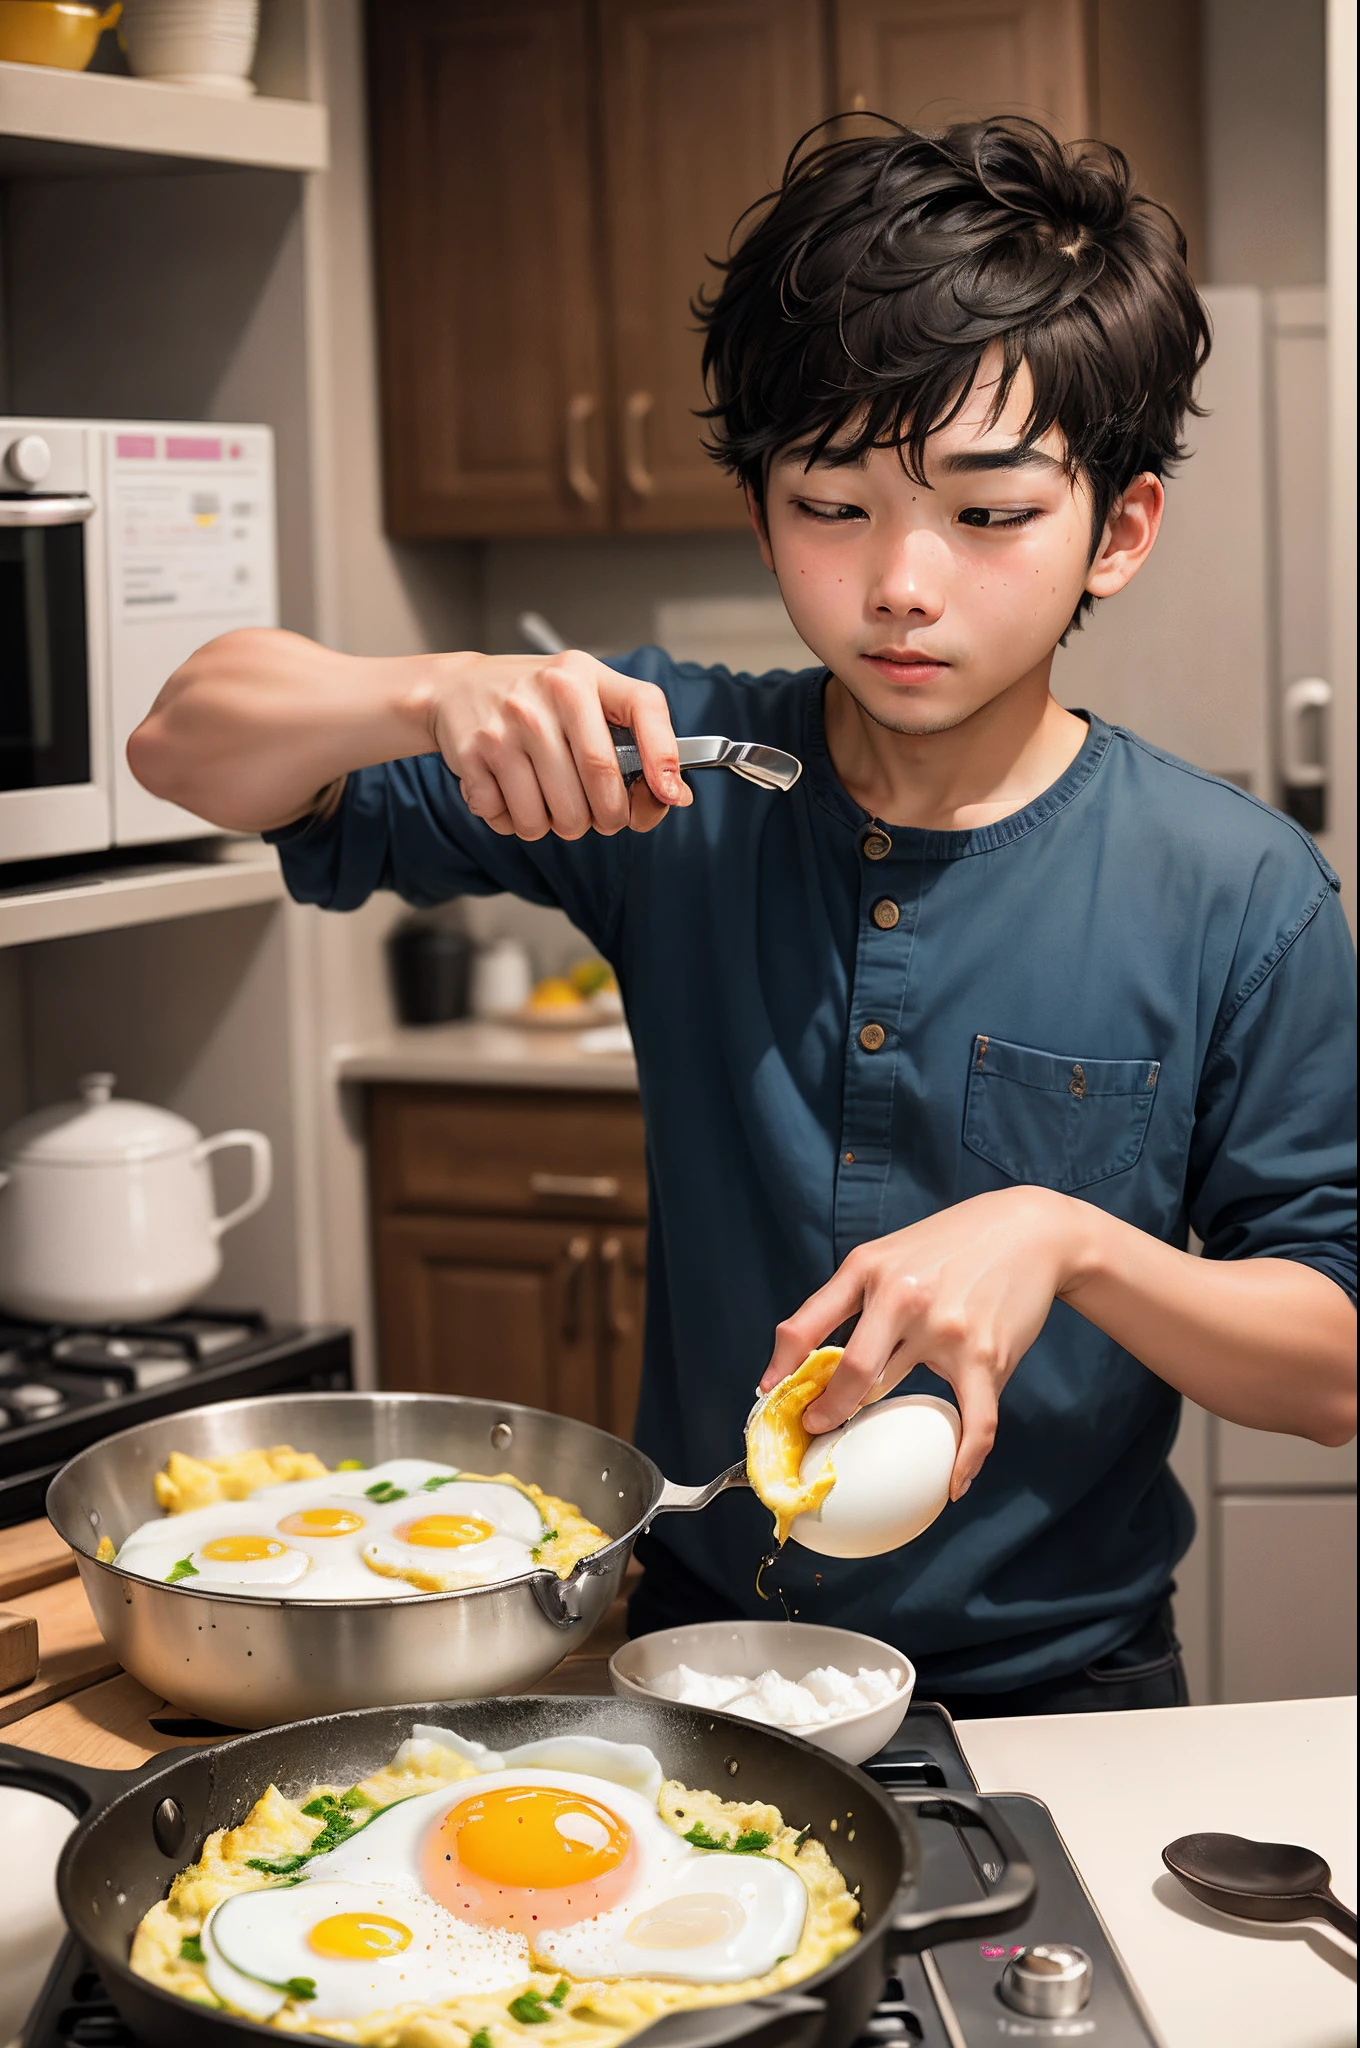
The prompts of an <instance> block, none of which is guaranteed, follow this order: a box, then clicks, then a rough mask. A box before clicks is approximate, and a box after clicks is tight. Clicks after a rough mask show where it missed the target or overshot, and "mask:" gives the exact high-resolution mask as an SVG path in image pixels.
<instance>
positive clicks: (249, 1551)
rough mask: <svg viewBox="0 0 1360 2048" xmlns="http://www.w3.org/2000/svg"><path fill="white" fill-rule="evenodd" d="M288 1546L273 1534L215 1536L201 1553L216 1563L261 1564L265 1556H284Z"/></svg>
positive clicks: (204, 1546)
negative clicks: (277, 1541)
mask: <svg viewBox="0 0 1360 2048" xmlns="http://www.w3.org/2000/svg"><path fill="white" fill-rule="evenodd" d="M287 1548H288V1545H287V1544H286V1543H276V1542H275V1540H274V1538H273V1537H272V1536H214V1537H213V1539H212V1541H211V1543H205V1544H204V1545H203V1549H202V1552H201V1555H202V1556H204V1557H210V1558H211V1559H212V1561H213V1563H214V1564H261V1563H262V1562H263V1561H264V1559H265V1558H269V1557H282V1556H283V1554H284V1552H285V1551H286V1550H287Z"/></svg>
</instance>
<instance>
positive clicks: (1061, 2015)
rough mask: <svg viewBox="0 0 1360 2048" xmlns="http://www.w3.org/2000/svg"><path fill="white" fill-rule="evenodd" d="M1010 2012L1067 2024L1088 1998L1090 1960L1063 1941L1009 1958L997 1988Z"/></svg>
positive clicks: (1040, 1945)
mask: <svg viewBox="0 0 1360 2048" xmlns="http://www.w3.org/2000/svg"><path fill="white" fill-rule="evenodd" d="M998 1989H999V1990H1000V1993H1001V1996H1002V1998H1003V1999H1004V2001H1005V2003H1006V2004H1007V2005H1008V2006H1009V2007H1010V2008H1011V2011H1012V2012H1023V2013H1025V2014H1026V2015H1027V2016H1028V2017H1029V2018H1030V2019H1033V2020H1067V2019H1071V2018H1072V2016H1073V2014H1074V2013H1079V2012H1080V2011H1081V2009H1082V2007H1083V2006H1084V2005H1085V2003H1086V2001H1087V1999H1088V1998H1089V1997H1090V1996H1091V1958H1090V1957H1089V1956H1088V1955H1087V1953H1086V1951H1085V1950H1084V1949H1080V1948H1073V1947H1072V1946H1071V1945H1070V1943H1068V1942H1065V1941H1045V1942H1039V1943H1036V1945H1035V1946H1034V1947H1033V1948H1022V1949H1021V1950H1020V1953H1019V1954H1018V1955H1014V1956H1012V1957H1011V1959H1010V1961H1009V1962H1008V1963H1007V1965H1006V1967H1005V1970H1004V1971H1003V1972H1002V1976H1001V1983H1000V1985H999V1986H998Z"/></svg>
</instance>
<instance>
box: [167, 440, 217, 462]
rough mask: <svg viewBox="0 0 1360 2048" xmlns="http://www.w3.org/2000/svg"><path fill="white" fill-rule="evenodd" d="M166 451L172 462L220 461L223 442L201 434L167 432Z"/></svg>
mask: <svg viewBox="0 0 1360 2048" xmlns="http://www.w3.org/2000/svg"><path fill="white" fill-rule="evenodd" d="M165 452H166V454H167V456H168V457H169V458H170V460H171V462H220V461H221V460H222V443H221V442H220V441H209V440H207V439H206V438H204V437H203V436H201V435H190V434H167V435H166V437H165Z"/></svg>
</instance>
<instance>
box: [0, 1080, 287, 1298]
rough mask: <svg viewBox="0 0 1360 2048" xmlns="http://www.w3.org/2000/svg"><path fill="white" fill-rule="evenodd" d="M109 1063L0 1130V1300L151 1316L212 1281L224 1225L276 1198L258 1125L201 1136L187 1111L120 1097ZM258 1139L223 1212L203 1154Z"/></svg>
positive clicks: (249, 1146)
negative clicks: (74, 1095)
mask: <svg viewBox="0 0 1360 2048" xmlns="http://www.w3.org/2000/svg"><path fill="white" fill-rule="evenodd" d="M113 1087H114V1077H113V1075H112V1074H86V1075H85V1076H84V1078H83V1079H82V1080H81V1081H80V1083H79V1089H80V1100H79V1101H78V1102H61V1103H58V1104H56V1105H55V1107H53V1108H51V1109H42V1110H39V1111H38V1112H37V1113H36V1114H35V1115H33V1116H27V1117H24V1118H23V1119H22V1120H21V1121H20V1122H19V1123H17V1124H14V1125H12V1126H11V1128H10V1129H9V1130H8V1131H6V1132H5V1133H4V1134H3V1136H0V1307H3V1308H6V1309H9V1310H10V1311H11V1312H12V1313H14V1314H16V1315H21V1316H32V1317H33V1318H34V1319H35V1320H37V1321H40V1322H63V1323H107V1322H120V1323H121V1322H143V1321H149V1320H150V1319H151V1318H153V1317H156V1316H167V1315H173V1314H174V1313H175V1311H176V1310H177V1309H181V1308H184V1307H186V1306H187V1305H188V1303H189V1302H191V1301H193V1300H194V1299H195V1298H196V1297H197V1296H198V1295H200V1294H201V1293H202V1292H203V1290H204V1288H205V1287H209V1286H211V1284H212V1282H213V1281H214V1280H215V1279H216V1278H217V1275H218V1273H219V1272H220V1270H221V1266H222V1254H221V1251H220V1249H219V1239H220V1238H221V1237H222V1235H223V1233H224V1232H225V1231H228V1230H230V1229H231V1228H232V1227H233V1225H235V1224H237V1223H241V1222H244V1220H245V1218H246V1217H247V1216H253V1215H254V1213H255V1211H256V1210H257V1209H258V1208H259V1207H260V1205H261V1204H262V1203H263V1202H264V1201H265V1200H266V1199H267V1197H268V1194H269V1189H270V1185H271V1182H272V1178H273V1156H272V1153H271V1150H270V1145H269V1140H268V1138H266V1137H265V1136H264V1134H263V1132H261V1131H219V1132H218V1134H217V1136H216V1137H214V1138H205V1137H203V1136H202V1134H201V1133H200V1132H199V1131H198V1130H196V1129H195V1127H194V1125H193V1124H191V1123H189V1122H188V1121H187V1120H186V1119H185V1118H184V1117H182V1116H176V1115H175V1114H174V1112H173V1111H171V1110H168V1109H156V1108H154V1107H153V1106H152V1105H151V1104H150V1103H146V1102H126V1101H115V1100H114V1098H113ZM233 1145H243V1146H245V1147H246V1148H247V1149H248V1150H249V1152H250V1160H251V1181H250V1192H249V1194H248V1195H247V1196H246V1199H245V1200H244V1201H243V1202H241V1203H239V1204H238V1205H237V1207H236V1208H234V1209H230V1210H228V1211H227V1213H226V1214H225V1215H224V1216H219V1215H218V1214H217V1212H216V1206H215V1201H214V1196H213V1184H212V1174H211V1170H210V1168H209V1165H208V1161H209V1160H210V1159H211V1157H212V1155H213V1154H214V1153H215V1152H223V1151H226V1150H227V1148H228V1147H229V1146H233Z"/></svg>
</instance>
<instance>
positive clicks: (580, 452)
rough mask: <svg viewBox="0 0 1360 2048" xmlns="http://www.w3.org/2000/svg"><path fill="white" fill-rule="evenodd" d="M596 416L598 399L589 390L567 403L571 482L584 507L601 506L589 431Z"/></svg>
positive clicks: (568, 462) (568, 469)
mask: <svg viewBox="0 0 1360 2048" xmlns="http://www.w3.org/2000/svg"><path fill="white" fill-rule="evenodd" d="M594 414H595V400H594V398H593V397H592V395H591V394H590V392H589V391H577V392H574V393H573V395H572V396H571V397H570V398H569V399H568V400H567V482H568V484H569V485H570V487H571V491H572V494H573V496H574V497H576V498H579V499H580V501H581V503H582V504H583V505H598V504H599V502H600V486H599V484H598V483H597V482H596V480H595V477H594V476H593V475H592V473H591V468H590V439H589V436H588V434H587V432H586V429H587V427H588V426H589V425H590V422H591V420H592V419H593V417H594Z"/></svg>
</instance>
